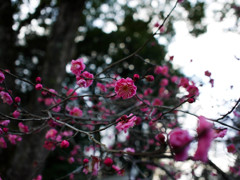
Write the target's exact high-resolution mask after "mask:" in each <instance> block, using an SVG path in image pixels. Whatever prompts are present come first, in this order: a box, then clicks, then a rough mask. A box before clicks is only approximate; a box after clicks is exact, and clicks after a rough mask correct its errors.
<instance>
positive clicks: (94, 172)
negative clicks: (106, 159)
mask: <svg viewBox="0 0 240 180" xmlns="http://www.w3.org/2000/svg"><path fill="white" fill-rule="evenodd" d="M99 169H100V159H99V158H97V157H96V156H92V175H93V176H97V175H98V171H99Z"/></svg>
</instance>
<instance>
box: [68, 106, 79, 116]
mask: <svg viewBox="0 0 240 180" xmlns="http://www.w3.org/2000/svg"><path fill="white" fill-rule="evenodd" d="M69 114H70V115H72V116H78V117H81V116H82V110H81V109H79V108H78V107H74V108H73V109H72V110H71V111H70V112H69Z"/></svg>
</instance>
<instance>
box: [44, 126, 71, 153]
mask: <svg viewBox="0 0 240 180" xmlns="http://www.w3.org/2000/svg"><path fill="white" fill-rule="evenodd" d="M72 135H73V132H72V131H63V132H61V133H59V132H58V131H57V130H56V129H54V128H52V129H49V130H48V131H47V133H46V134H45V142H44V148H46V149H47V150H49V151H53V150H55V148H56V146H57V145H59V146H60V147H61V148H68V147H69V145H70V143H69V142H68V141H67V140H65V139H63V137H65V138H68V137H71V136H72Z"/></svg>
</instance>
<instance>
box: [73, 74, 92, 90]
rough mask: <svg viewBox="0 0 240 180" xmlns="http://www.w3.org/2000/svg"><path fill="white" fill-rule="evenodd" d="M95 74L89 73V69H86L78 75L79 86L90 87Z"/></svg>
mask: <svg viewBox="0 0 240 180" xmlns="http://www.w3.org/2000/svg"><path fill="white" fill-rule="evenodd" d="M93 78H94V76H93V74H91V73H89V72H88V71H84V72H83V73H82V74H80V75H79V76H77V77H76V79H77V85H78V86H79V87H85V88H87V87H89V86H91V85H92V83H93Z"/></svg>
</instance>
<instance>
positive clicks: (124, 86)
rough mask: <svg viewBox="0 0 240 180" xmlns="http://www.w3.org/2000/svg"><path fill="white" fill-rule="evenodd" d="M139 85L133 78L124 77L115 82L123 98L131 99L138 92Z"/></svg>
mask: <svg viewBox="0 0 240 180" xmlns="http://www.w3.org/2000/svg"><path fill="white" fill-rule="evenodd" d="M136 91H137V87H136V86H135V85H134V81H133V80H132V79H131V78H126V79H124V78H122V79H119V80H118V81H117V82H116V83H115V92H116V94H117V95H118V96H119V97H122V98H123V99H129V98H131V97H133V96H134V95H135V94H136Z"/></svg>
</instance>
